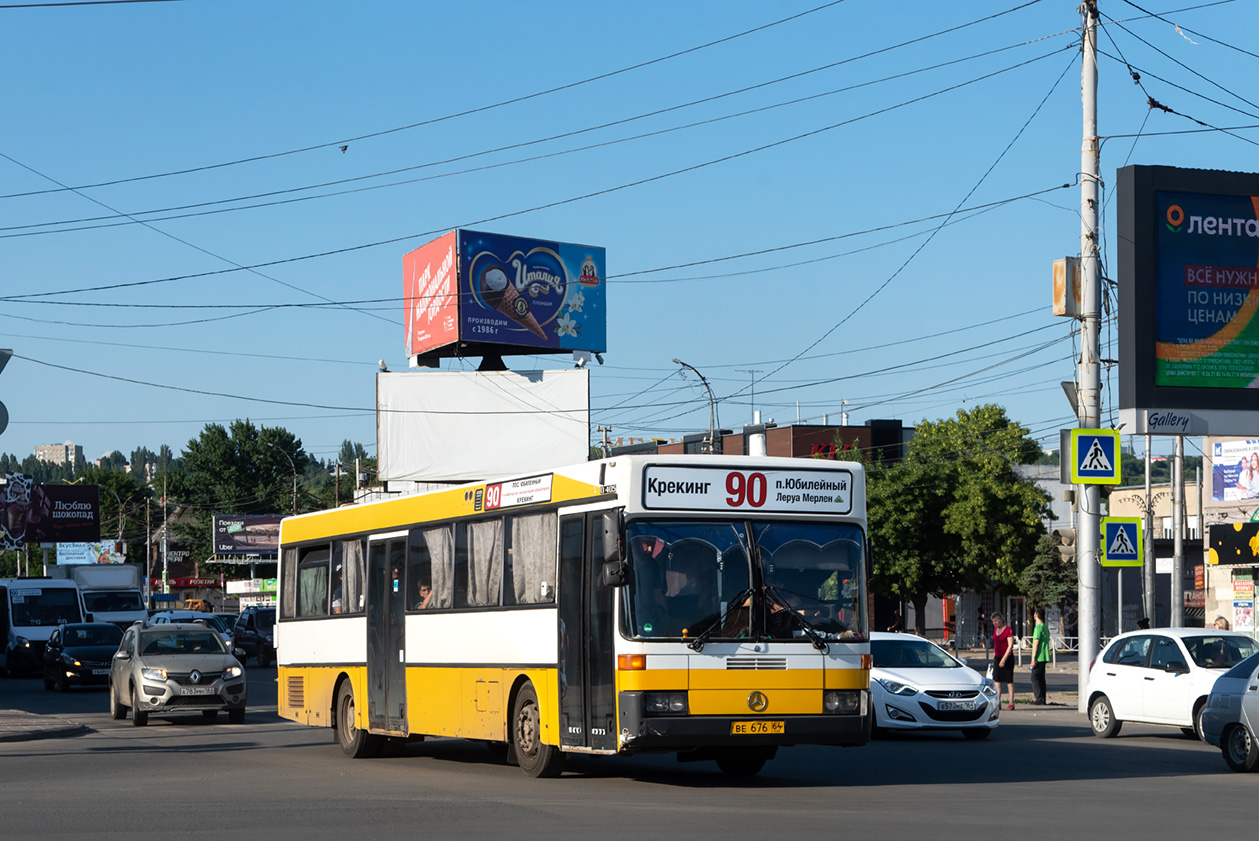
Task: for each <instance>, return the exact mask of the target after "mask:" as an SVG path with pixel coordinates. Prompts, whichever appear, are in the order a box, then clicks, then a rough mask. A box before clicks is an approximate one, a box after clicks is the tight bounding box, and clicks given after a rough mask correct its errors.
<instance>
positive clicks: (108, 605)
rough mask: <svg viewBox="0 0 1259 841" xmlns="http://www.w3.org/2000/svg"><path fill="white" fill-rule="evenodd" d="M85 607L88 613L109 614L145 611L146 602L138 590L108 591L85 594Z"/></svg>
mask: <svg viewBox="0 0 1259 841" xmlns="http://www.w3.org/2000/svg"><path fill="white" fill-rule="evenodd" d="M83 606H84V607H85V608H87V612H88V613H108V612H110V611H112V610H144V602H143V601H142V600H141V598H140V593H139V592H137V591H136V590H118V591H116V592H110V591H108V590H103V591H97V592H95V593H84V594H83Z"/></svg>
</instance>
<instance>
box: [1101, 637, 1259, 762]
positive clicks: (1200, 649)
mask: <svg viewBox="0 0 1259 841" xmlns="http://www.w3.org/2000/svg"><path fill="white" fill-rule="evenodd" d="M1256 650H1259V648H1256V646H1255V641H1254V640H1253V639H1251V638H1250V637H1248V636H1246V635H1245V634H1239V633H1235V632H1232V631H1217V630H1215V629H1214V628H1156V629H1154V630H1150V631H1131V632H1129V633H1126V634H1120V635H1119V636H1117V637H1115V638H1114V639H1113V640H1111V641H1110V644H1109V645H1107V646H1106V648H1105V649H1104V650H1103V651H1102V653H1101V656H1099V657H1098V658H1097V659H1096V660H1094V661H1093V663H1092V664H1091V665H1090V668H1089V678H1088V686H1087V687H1085V693H1086V694H1085V697H1086V698H1087V700H1088V715H1089V725H1090V726H1091V727H1092V728H1093V733H1094V735H1097V736H1101V737H1102V738H1104V739H1105V738H1110V737H1111V736H1114V735H1116V734H1118V733H1119V728H1120V727H1122V726H1123V723H1124V722H1125V721H1139V722H1141V723H1143V724H1169V725H1172V726H1174V727H1179V728H1181V729H1182V730H1184V731H1185V735H1187V736H1199V737H1200V736H1201V735H1202V714H1203V710H1204V709H1205V708H1206V702H1207V696H1208V695H1209V694H1210V693H1211V687H1212V686H1213V685H1214V684H1215V681H1216V679H1217V678H1219V677H1220V675H1222V674H1224V672H1225V671H1227V670H1228V669H1231V668H1232V667H1233V666H1235V665H1237V664H1238V663H1240V662H1241V661H1242V660H1244V659H1246V658H1247V657H1249V656H1250V655H1252V654H1254V653H1255V652H1256Z"/></svg>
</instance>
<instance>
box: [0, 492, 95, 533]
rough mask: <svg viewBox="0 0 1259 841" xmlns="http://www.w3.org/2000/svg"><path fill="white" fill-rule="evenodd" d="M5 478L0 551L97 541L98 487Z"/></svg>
mask: <svg viewBox="0 0 1259 841" xmlns="http://www.w3.org/2000/svg"><path fill="white" fill-rule="evenodd" d="M6 479H7V482H6V484H5V486H4V488H3V490H2V492H0V549H20V548H21V547H22V546H23V545H24V544H26V543H74V542H87V543H93V542H96V541H98V540H100V539H101V527H100V488H99V487H98V486H96V485H38V484H36V483H35V481H34V479H32V478H31V477H30V476H27V475H25V474H23V473H9V474H6Z"/></svg>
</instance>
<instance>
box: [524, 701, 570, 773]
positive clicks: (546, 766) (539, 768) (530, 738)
mask: <svg viewBox="0 0 1259 841" xmlns="http://www.w3.org/2000/svg"><path fill="white" fill-rule="evenodd" d="M511 741H512V747H514V748H515V754H516V762H517V764H519V765H520V769H521V770H522V771H524V772H525V773H526V774H528V775H529V776H531V777H558V776H559V775H560V773H561V772H562V771H563V770H564V759H565V756H564V753H563V752H562V751H561V750H560V749H559V748H558V747H556V746H555V745H544V744H543V743H542V714H541V712H540V710H539V707H538V693H537V692H535V691H534V689H533V684H532V683H526V684H525V685H524V686H522V687H521V688H520V693H519V694H518V695H516V703H515V704H513V705H512V716H511Z"/></svg>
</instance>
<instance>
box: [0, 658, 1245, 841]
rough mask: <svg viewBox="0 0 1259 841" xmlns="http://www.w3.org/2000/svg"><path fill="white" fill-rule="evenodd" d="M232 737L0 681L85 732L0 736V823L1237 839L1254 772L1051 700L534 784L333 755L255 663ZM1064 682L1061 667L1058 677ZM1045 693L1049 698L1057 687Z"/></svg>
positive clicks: (151, 828)
mask: <svg viewBox="0 0 1259 841" xmlns="http://www.w3.org/2000/svg"><path fill="white" fill-rule="evenodd" d="M249 679H250V696H251V697H250V701H251V704H250V710H249V714H248V718H247V721H246V723H245V724H243V725H231V724H227V723H226V722H225V721H224V719H223V717H222V716H220V723H218V724H214V725H204V724H202V723H201V722H200V719H199V717H191V718H182V719H176V718H172V719H169V720H165V719H150V723H149V726H147V727H143V728H137V727H133V726H132V725H131V723H130V721H122V722H116V721H112V720H110V719H109V716H108V712H107V697H106V693H105V691H104V690H103V689H101V690H97V689H87V690H83V689H80V690H76V691H74V692H72V693H70V694H69V695H62V694H60V693H56V692H45V691H44V690H43V688H42V684H40V682H39V681H37V680H12V679H10V680H0V709H4V708H8V709H18V710H30V711H34V712H42V713H46V714H51V715H58V716H62V717H66V718H70V719H73V720H76V721H79V722H82V723H83V724H85V725H87V726H88V728H89V730H88V732H86V733H85V734H83V735H80V736H74V737H70V738H62V739H47V740H41V741H32V742H14V743H6V744H0V803H2V804H3V809H2V810H0V815H2V817H0V826H2V827H3V833H2V834H3V836H4V837H5V838H13V839H24V841H26V840H28V839H45V838H93V839H96V838H110V837H118V836H121V835H123V834H125V835H126V836H127V837H128V838H137V837H142V836H145V835H160V836H162V837H176V838H183V837H192V838H203V837H204V838H208V837H213V838H215V839H223V838H229V837H235V838H255V837H266V838H267V839H268V841H272V840H273V839H275V840H276V841H278V840H279V839H312V838H336V839H345V838H348V837H369V838H427V837H438V836H442V837H451V836H452V835H453V836H455V837H461V838H462V837H493V838H496V839H498V838H513V839H517V838H519V839H534V838H537V839H543V838H545V839H554V838H556V837H562V838H579V837H597V838H599V839H601V841H602V840H603V839H610V838H635V839H642V838H662V837H686V838H710V837H711V838H721V839H729V838H756V839H764V838H767V837H769V838H772V837H776V836H783V835H786V834H790V835H791V836H792V837H793V838H809V839H811V838H818V839H821V838H831V837H836V836H839V837H848V838H854V837H858V838H859V837H862V836H867V837H873V838H881V839H884V838H893V839H899V838H912V837H922V838H931V839H947V838H967V839H973V838H974V837H976V836H977V835H980V834H983V835H994V834H995V835H996V836H997V837H1004V836H1009V835H1015V836H1018V835H1023V834H1031V835H1033V836H1035V837H1044V836H1049V837H1052V836H1054V835H1066V836H1067V837H1072V838H1074V837H1084V838H1088V837H1105V838H1107V839H1108V841H1110V839H1126V838H1133V839H1141V841H1149V839H1157V838H1172V837H1212V836H1215V835H1216V833H1222V835H1220V836H1216V837H1250V836H1251V835H1252V833H1253V826H1254V818H1253V817H1252V815H1251V812H1250V807H1249V805H1248V804H1249V803H1251V802H1252V798H1253V794H1254V791H1255V788H1254V787H1255V785H1256V783H1259V777H1252V776H1249V775H1241V774H1234V773H1232V772H1230V771H1228V769H1227V768H1226V767H1225V765H1224V762H1223V760H1222V759H1221V758H1220V754H1219V752H1218V751H1217V750H1216V749H1214V748H1211V747H1209V746H1207V745H1204V744H1202V743H1200V742H1196V741H1193V740H1190V739H1187V738H1185V737H1184V736H1182V735H1181V733H1180V731H1179V730H1176V729H1171V728H1157V727H1144V726H1138V725H1132V724H1127V725H1125V726H1124V729H1123V732H1122V733H1121V735H1120V736H1119V738H1117V739H1112V740H1106V741H1104V740H1101V739H1097V738H1095V737H1093V736H1092V735H1091V734H1090V733H1089V731H1088V729H1087V726H1086V723H1085V720H1084V717H1083V716H1081V715H1079V714H1078V713H1077V712H1076V711H1075V709H1074V707H1073V706H1061V707H1048V708H1029V707H1022V706H1020V708H1019V709H1017V710H1015V711H1014V712H1012V713H1003V714H1002V715H1003V721H1002V725H1001V727H1000V728H998V730H997V732H996V733H995V734H993V737H992V738H991V739H989V740H987V741H984V742H971V741H967V740H964V739H962V738H961V736H959V735H951V734H950V735H941V736H937V737H929V738H918V737H896V738H889V739H884V740H879V741H876V742H874V743H872V744H870V745H868V746H866V747H863V748H852V749H841V748H813V747H798V748H790V749H785V750H782V751H780V752H779V755H778V758H777V759H776V760H774V761H773V762H771V763H769V764H768V765H767V766H766V768H765V770H764V771H762V772H761V774H760V776H758V777H756V778H753V779H751V780H732V779H730V778H728V777H725V776H723V775H722V774H721V773H720V772H719V771H718V770H717V768H716V766H715V765H714V764H713V763H711V762H705V763H695V764H680V763H678V762H677V761H675V760H674V759H673V758H672V757H635V758H620V757H616V758H594V757H572V758H570V762H569V765H568V771H567V772H566V773H565V774H564V775H563V776H562V777H561V778H559V779H555V780H534V779H531V778H529V777H526V776H525V775H524V774H523V773H521V771H520V770H519V769H517V768H514V767H510V766H507V765H504V764H501V763H500V762H499V761H498V760H496V759H494V758H493V757H491V756H490V755H489V752H488V751H486V750H485V748H484V747H482V746H480V745H476V744H469V743H464V742H461V741H455V740H431V741H428V742H424V743H421V744H414V745H410V746H408V747H407V748H405V749H404V751H403V752H402V753H401V754H399V755H395V756H389V757H384V758H379V759H373V760H349V759H346V758H345V757H343V756H342V755H341V753H340V750H339V749H338V748H337V747H336V746H335V745H333V744H332V742H331V731H329V730H323V729H311V728H306V727H302V726H299V725H296V724H293V723H291V722H287V721H285V720H283V719H280V718H279V717H278V716H277V715H276V713H275V682H274V680H275V670H274V669H262V668H259V667H257V666H251V667H249ZM1073 680H1074V675H1071V676H1069V677H1068V676H1065V675H1064V676H1062V682H1063V683H1064V684H1068V683H1070V682H1071V681H1073ZM1064 688H1065V687H1064Z"/></svg>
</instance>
